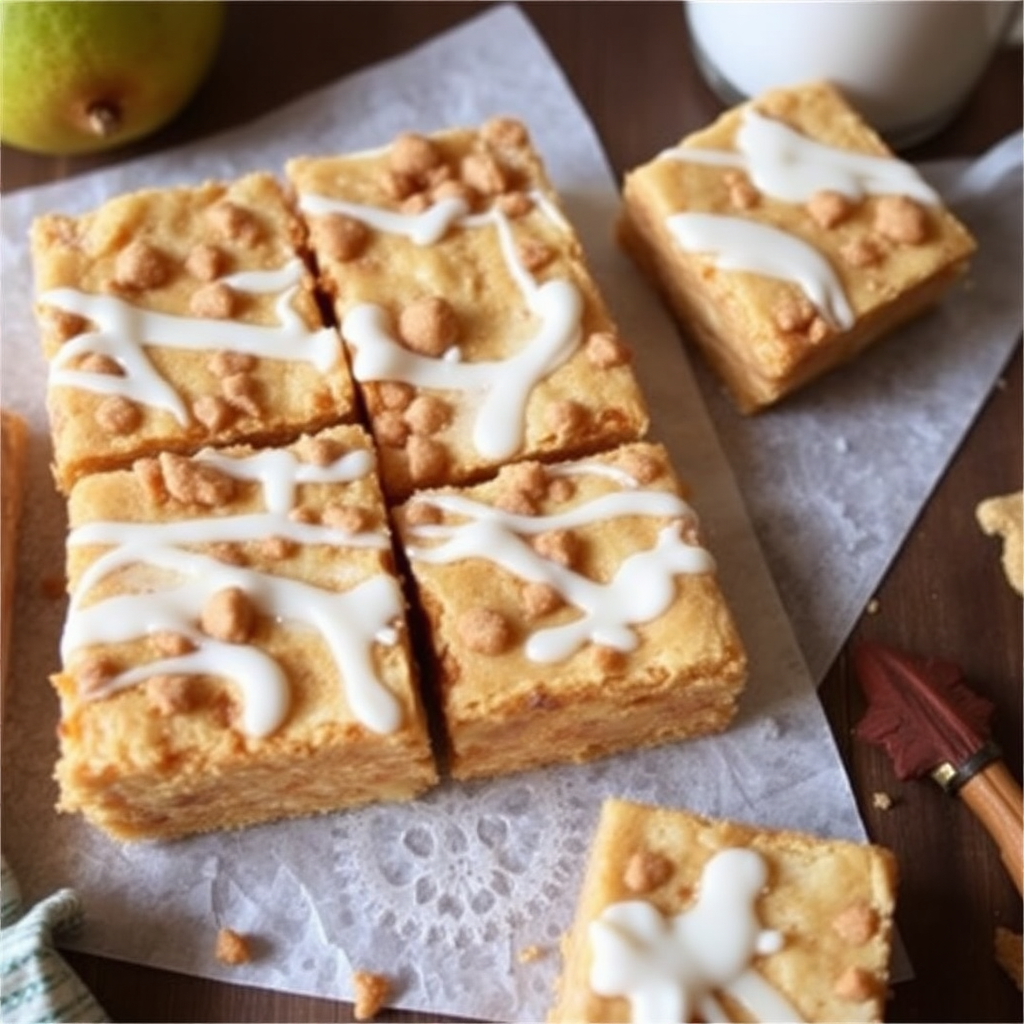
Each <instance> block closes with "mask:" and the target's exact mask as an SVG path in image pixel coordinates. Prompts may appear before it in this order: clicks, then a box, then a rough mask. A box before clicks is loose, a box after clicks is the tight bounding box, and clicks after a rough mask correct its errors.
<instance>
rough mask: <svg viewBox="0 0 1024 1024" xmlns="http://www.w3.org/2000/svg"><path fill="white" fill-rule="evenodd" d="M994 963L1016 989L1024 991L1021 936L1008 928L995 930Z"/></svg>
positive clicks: (1023, 958)
mask: <svg viewBox="0 0 1024 1024" xmlns="http://www.w3.org/2000/svg"><path fill="white" fill-rule="evenodd" d="M995 950H996V963H997V964H999V966H1000V967H1002V969H1003V970H1004V971H1006V973H1007V974H1008V975H1009V976H1010V978H1011V980H1012V981H1013V983H1014V984H1015V985H1016V986H1017V988H1019V989H1022V991H1024V942H1022V936H1020V935H1018V934H1017V933H1016V932H1012V931H1010V929H1009V928H1003V927H1001V926H1000V927H998V928H996V938H995Z"/></svg>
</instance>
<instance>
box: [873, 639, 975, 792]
mask: <svg viewBox="0 0 1024 1024" xmlns="http://www.w3.org/2000/svg"><path fill="white" fill-rule="evenodd" d="M853 664H854V670H855V672H856V674H857V678H858V680H859V682H860V685H861V688H862V689H863V690H864V694H865V696H866V697H867V700H868V709H867V713H866V714H865V715H864V717H863V718H862V719H861V721H860V722H859V723H858V724H857V727H856V729H855V731H854V734H855V735H856V736H857V737H858V738H859V739H862V740H865V741H866V742H868V743H872V744H875V745H876V746H880V747H882V748H884V749H885V751H886V752H887V753H888V755H889V757H890V759H891V760H892V763H893V768H894V769H895V772H896V775H897V777H898V778H900V779H904V780H905V779H916V778H919V777H920V776H922V775H926V774H928V773H929V772H931V771H932V770H933V769H934V768H936V767H937V766H939V765H941V764H944V763H948V764H950V765H952V766H953V767H954V768H959V767H960V766H962V765H963V764H964V763H965V762H967V761H968V759H970V758H971V757H972V756H973V755H975V754H976V753H977V752H978V751H979V750H980V749H981V748H982V747H983V746H984V745H985V743H986V741H987V740H988V736H989V728H988V722H989V719H990V717H991V715H992V711H993V708H994V705H993V704H992V702H991V701H989V700H987V699H986V698H984V697H981V696H979V695H978V694H976V693H975V692H974V691H973V690H971V689H970V687H968V686H967V684H966V683H965V682H964V681H963V674H962V672H961V670H960V668H959V666H957V665H955V664H953V663H952V662H949V661H943V660H941V659H939V658H924V659H920V658H913V657H910V656H909V655H906V654H903V653H900V652H899V651H895V650H892V649H891V648H888V647H885V646H883V645H881V644H875V643H864V644H861V645H860V646H859V647H857V648H856V650H855V651H854V655H853Z"/></svg>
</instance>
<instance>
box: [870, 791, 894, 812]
mask: <svg viewBox="0 0 1024 1024" xmlns="http://www.w3.org/2000/svg"><path fill="white" fill-rule="evenodd" d="M892 805H893V799H892V797H891V796H889V794H888V793H882V792H878V793H872V794H871V806H872V807H874V808H875V809H876V810H879V811H888V810H889V809H890V808H891V807H892Z"/></svg>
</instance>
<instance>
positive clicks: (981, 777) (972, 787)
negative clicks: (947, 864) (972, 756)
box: [957, 761, 1024, 896]
mask: <svg viewBox="0 0 1024 1024" xmlns="http://www.w3.org/2000/svg"><path fill="white" fill-rule="evenodd" d="M957 796H959V797H960V799H961V800H963V801H964V803H965V804H967V806H968V807H970V809H971V810H972V811H973V812H974V813H975V814H976V815H977V817H978V820H979V821H980V822H981V823H982V824H983V825H984V826H985V828H986V829H987V830H988V833H989V835H991V836H992V838H993V839H994V840H995V841H996V845H997V846H998V847H999V853H1000V855H1001V856H1002V859H1003V865H1004V866H1005V867H1006V870H1007V871H1008V872H1009V873H1010V877H1011V878H1012V879H1013V884H1014V885H1016V886H1017V891H1018V892H1019V893H1020V894H1021V895H1022V896H1024V793H1022V792H1021V788H1020V786H1019V785H1018V784H1017V781H1016V780H1015V779H1014V778H1013V776H1012V775H1011V774H1010V772H1009V771H1008V770H1007V767H1006V765H1005V764H1003V762H1002V761H996V762H995V763H993V764H990V765H989V766H988V767H987V768H986V769H985V770H984V771H982V772H978V774H977V775H975V776H974V778H972V779H971V780H970V781H968V782H965V783H964V784H963V786H961V787H960V789H959V790H957Z"/></svg>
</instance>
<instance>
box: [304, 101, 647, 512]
mask: <svg viewBox="0 0 1024 1024" xmlns="http://www.w3.org/2000/svg"><path fill="white" fill-rule="evenodd" d="M286 170H287V175H288V177H289V179H290V180H291V182H292V184H293V186H294V188H295V190H296V192H297V193H298V203H299V208H300V210H301V211H302V212H303V215H304V216H305V218H306V219H307V221H308V223H309V226H310V244H311V247H312V249H313V252H314V254H315V257H316V261H317V264H318V267H319V273H320V276H321V283H322V286H323V288H324V290H325V291H327V292H329V294H330V295H331V298H332V300H333V303H334V307H335V309H336V313H337V318H338V323H339V324H340V328H341V333H342V337H343V339H344V342H345V344H346V346H347V348H348V350H349V353H350V357H351V363H352V368H353V374H354V376H355V378H356V382H357V386H358V388H359V390H360V392H361V395H362V398H363V400H364V405H365V408H366V411H367V414H368V417H369V422H370V426H371V429H372V431H373V434H374V436H375V438H376V440H377V442H378V444H379V445H380V447H381V476H382V480H383V485H384V491H385V493H386V494H387V495H388V496H389V498H392V499H395V500H400V499H402V498H404V497H406V496H408V495H409V494H410V493H411V492H412V491H413V490H415V489H419V488H421V487H435V486H441V485H447V484H465V483H471V482H476V481H478V480H481V479H484V478H486V477H488V476H492V475H493V473H494V471H495V470H496V469H497V468H499V467H500V466H502V465H504V464H505V463H507V462H509V461H510V460H522V459H541V460H553V459H559V458H569V457H576V456H579V455H582V454H585V453H589V452H591V451H595V450H598V449H603V448H609V447H613V446H614V445H616V444H619V443H622V442H625V441H632V440H636V439H638V438H640V437H641V436H643V434H644V433H645V432H646V429H647V422H648V417H647V411H646V407H645V404H644V401H643V398H642V396H641V394H640V391H639V388H638V386H637V383H636V380H635V378H634V375H633V372H632V368H631V366H630V350H629V347H628V346H627V344H626V342H625V341H624V339H623V338H622V337H621V336H620V333H619V331H618V329H617V327H616V325H615V324H614V323H613V322H612V319H611V317H610V314H609V311H608V309H607V308H606V306H605V303H604V301H603V300H602V297H601V295H600V294H599V292H598V290H597V287H596V286H595V283H594V281H593V279H592V277H591V274H590V271H589V270H588V267H587V265H586V263H585V259H584V254H583V252H582V249H581V246H580V243H579V240H578V239H577V236H576V234H575V231H574V230H573V228H572V226H571V225H570V224H569V222H568V220H567V219H566V217H565V215H564V213H563V211H562V209H561V205H560V202H559V198H558V196H557V195H556V194H555V192H554V190H553V188H552V186H551V183H550V182H549V180H548V178H547V176H546V174H545V171H544V168H543V166H542V164H541V160H540V158H539V156H538V155H537V153H536V151H535V150H534V148H533V147H532V145H531V142H530V139H529V136H528V134H527V131H526V129H525V127H524V126H523V125H522V124H521V123H520V122H518V121H514V120H511V119H507V118H496V119H494V120H491V121H488V122H486V123H485V124H484V125H482V126H481V127H480V128H479V130H473V129H468V128H466V129H461V128H459V129H451V130H448V131H444V132H439V133H437V134H435V135H430V136H426V135H419V134H415V133H404V134H402V135H400V136H398V137H397V138H395V139H394V140H393V141H392V142H391V143H390V144H389V145H387V146H385V147H384V148H383V149H379V150H374V151H372V152H362V153H357V154H353V155H349V156H338V157H327V158H297V159H294V160H292V161H290V162H289V163H288V165H287V169H286Z"/></svg>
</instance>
